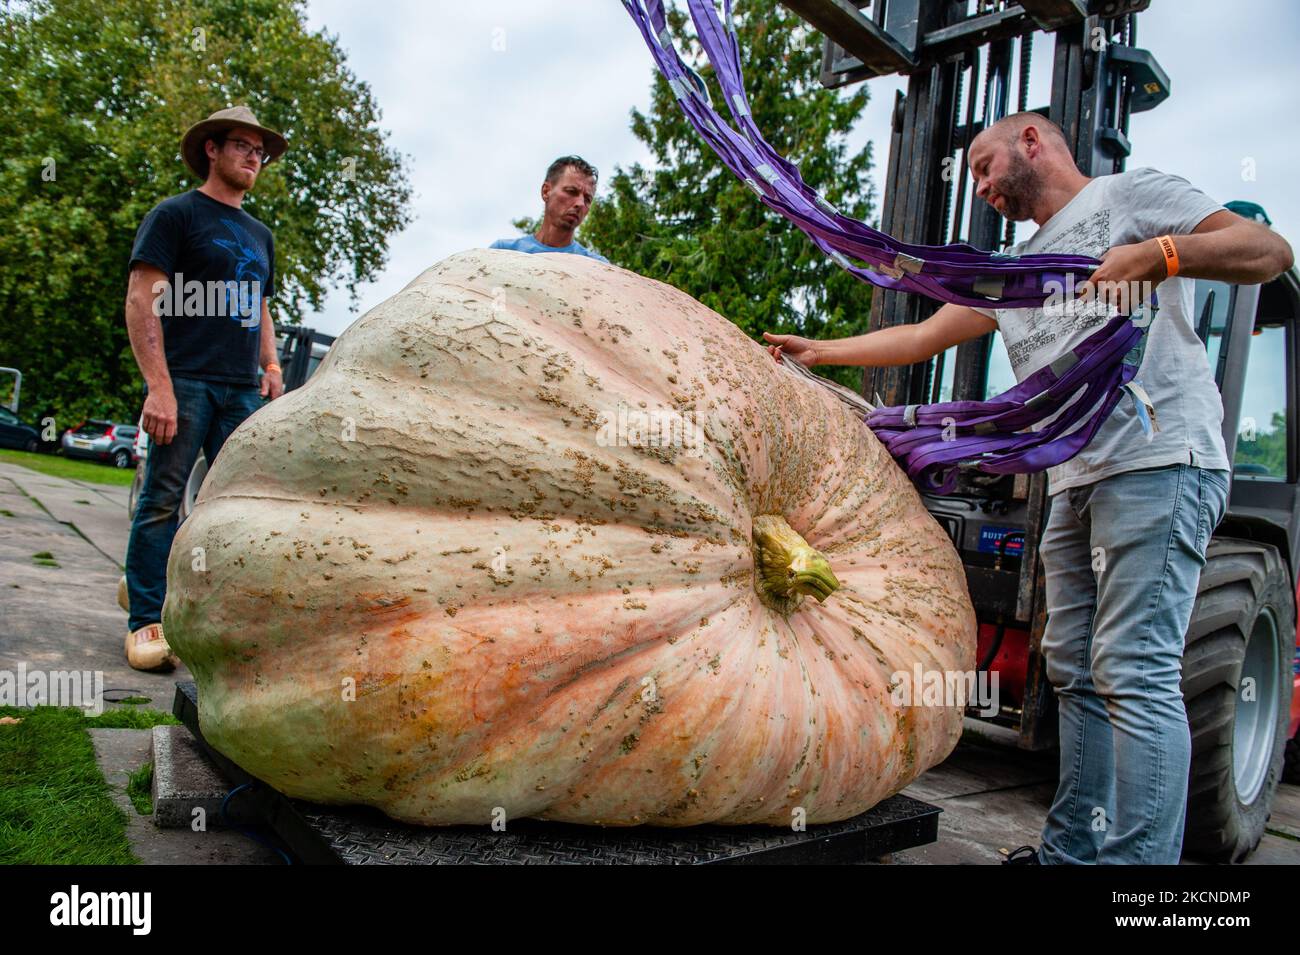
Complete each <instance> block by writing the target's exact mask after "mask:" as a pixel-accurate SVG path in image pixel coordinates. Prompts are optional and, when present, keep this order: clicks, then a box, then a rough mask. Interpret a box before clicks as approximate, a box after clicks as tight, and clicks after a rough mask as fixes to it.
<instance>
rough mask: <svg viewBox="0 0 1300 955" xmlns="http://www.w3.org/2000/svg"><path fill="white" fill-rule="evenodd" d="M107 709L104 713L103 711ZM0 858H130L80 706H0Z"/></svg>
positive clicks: (88, 861) (47, 861)
mask: <svg viewBox="0 0 1300 955" xmlns="http://www.w3.org/2000/svg"><path fill="white" fill-rule="evenodd" d="M105 715H107V714H105ZM0 716H8V717H12V718H14V719H18V720H21V722H19V723H10V724H0V864H4V865H15V864H19V865H65V864H74V863H75V864H80V865H123V864H127V865H129V864H131V863H134V862H135V861H136V859H135V857H134V856H133V855H132V854H131V849H130V846H129V845H128V844H127V840H126V817H125V816H124V815H123V814H122V812H121V810H119V809H118V808H117V806H116V805H114V804H113V800H112V797H111V796H110V795H109V790H108V784H107V783H105V781H104V776H103V774H102V773H100V771H99V767H98V766H97V765H96V764H95V749H94V746H93V745H92V744H91V741H90V735H89V734H88V733H87V732H86V728H87V727H88V726H94V725H98V724H97V723H96V722H95V721H93V720H92V719H87V718H86V717H85V716H83V715H82V713H81V711H80V710H75V709H60V708H57V707H53V706H38V707H35V708H33V709H20V708H18V707H12V706H5V707H0Z"/></svg>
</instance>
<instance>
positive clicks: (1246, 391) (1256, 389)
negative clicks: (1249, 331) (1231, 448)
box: [1232, 325, 1288, 481]
mask: <svg viewBox="0 0 1300 955" xmlns="http://www.w3.org/2000/svg"><path fill="white" fill-rule="evenodd" d="M1286 336H1287V326H1286V325H1264V326H1262V327H1260V328H1257V329H1256V330H1255V334H1254V335H1252V336H1251V337H1250V351H1249V352H1248V353H1247V355H1246V379H1245V384H1244V386H1243V389H1242V395H1241V420H1240V422H1239V423H1238V425H1237V449H1236V453H1235V456H1234V457H1233V462H1232V473H1233V475H1234V476H1236V477H1248V478H1253V479H1255V480H1265V481H1285V480H1286V479H1287V477H1286V394H1287V387H1286V356H1287V354H1288V344H1287V340H1286Z"/></svg>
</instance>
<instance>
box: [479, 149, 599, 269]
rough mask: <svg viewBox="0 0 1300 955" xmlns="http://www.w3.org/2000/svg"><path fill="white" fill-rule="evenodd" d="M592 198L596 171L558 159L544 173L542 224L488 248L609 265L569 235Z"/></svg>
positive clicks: (584, 215) (577, 160) (575, 160)
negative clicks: (558, 255) (582, 258)
mask: <svg viewBox="0 0 1300 955" xmlns="http://www.w3.org/2000/svg"><path fill="white" fill-rule="evenodd" d="M595 197H596V167H594V166H593V165H591V163H589V162H587V161H586V160H585V159H582V158H581V157H579V156H561V157H560V158H559V159H557V160H555V162H553V163H551V167H550V168H549V169H547V170H546V181H545V182H543V183H542V224H541V226H540V227H539V228H538V230H537V232H536V233H534V234H533V235H521V236H520V237H519V238H517V239H497V241H495V242H493V243H492V245H490V246H489V248H492V249H513V250H514V251H516V252H570V253H572V254H574V255H585V256H587V257H588V258H592V259H596V260H597V261H599V262H606V263H608V262H609V259H607V258H605V257H604V256H603V255H601V254H600V253H599V252H593V251H592V250H591V249H588V248H587V247H586V246H583V245H580V244H579V243H578V242H577V241H576V240H575V239H574V238H573V233H574V232H576V231H577V229H578V226H580V225H582V220H583V219H585V218H587V213H588V212H590V211H591V203H592V202H593V201H594V199H595Z"/></svg>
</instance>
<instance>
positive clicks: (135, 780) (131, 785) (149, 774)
mask: <svg viewBox="0 0 1300 955" xmlns="http://www.w3.org/2000/svg"><path fill="white" fill-rule="evenodd" d="M126 794H127V795H128V796H129V797H130V798H131V805H133V806H135V811H136V812H138V813H139V814H140V815H142V816H152V815H153V763H151V762H150V763H145V764H144V765H143V766H141V767H140V768H139V769H137V770H136V771H135V772H133V773H131V774H129V775H128V776H127V778H126Z"/></svg>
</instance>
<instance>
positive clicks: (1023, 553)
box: [782, 0, 1300, 862]
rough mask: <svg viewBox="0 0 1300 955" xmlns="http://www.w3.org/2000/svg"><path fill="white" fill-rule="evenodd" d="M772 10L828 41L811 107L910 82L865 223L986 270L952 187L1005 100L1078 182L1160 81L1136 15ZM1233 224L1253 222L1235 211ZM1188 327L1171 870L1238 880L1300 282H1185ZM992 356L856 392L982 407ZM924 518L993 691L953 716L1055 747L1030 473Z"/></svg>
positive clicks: (1299, 372) (1293, 660) (1275, 593)
mask: <svg viewBox="0 0 1300 955" xmlns="http://www.w3.org/2000/svg"><path fill="white" fill-rule="evenodd" d="M782 2H783V4H784V6H786V7H788V8H789V9H790V10H791V11H793V12H794V13H795V14H797V15H798V16H799V17H800V18H801V19H803V20H804V21H805V22H806V23H808V24H809V25H810V26H811V27H813V28H814V29H816V30H818V31H819V32H821V33H822V34H823V36H824V43H823V51H822V69H821V82H822V84H823V86H825V87H827V88H832V89H833V88H837V87H840V86H844V85H846V84H849V83H855V82H860V81H863V80H868V79H870V78H872V77H878V76H887V75H891V74H900V75H903V76H906V77H907V92H906V93H905V94H904V93H902V92H899V93H898V94H896V97H895V101H894V108H893V114H892V123H891V135H890V145H889V164H888V167H887V172H886V178H885V193H884V201H883V208H882V212H881V223H880V228H881V230H882V231H884V232H886V233H888V234H889V235H891V236H894V237H895V238H897V239H899V240H900V241H903V242H909V243H919V244H927V245H942V244H945V243H949V242H968V243H970V244H971V245H973V246H976V247H977V248H980V249H985V250H988V251H992V252H1001V251H1004V250H1005V249H1006V248H1008V247H1009V246H1010V245H1012V244H1013V243H1014V242H1015V224H1014V223H1012V222H1005V223H1003V220H1002V219H1001V218H1000V217H999V216H998V214H997V213H996V212H995V211H994V210H993V208H992V207H990V206H989V205H988V204H986V203H984V202H976V201H975V197H974V195H973V194H971V195H969V196H968V195H967V182H968V180H969V176H968V175H967V173H966V171H965V169H966V158H965V157H966V149H967V147H968V146H969V144H970V142H971V140H972V139H973V138H974V137H975V135H977V134H978V133H979V132H980V131H981V130H983V129H985V128H987V127H988V126H990V125H992V124H993V123H995V122H996V121H997V120H999V119H1001V118H1002V117H1004V116H1006V115H1008V112H1009V102H1010V97H1011V90H1012V86H1013V80H1014V81H1016V83H1015V85H1016V88H1017V102H1018V107H1017V109H1018V111H1026V110H1031V109H1032V111H1034V112H1038V113H1041V114H1042V115H1044V116H1046V117H1048V118H1050V119H1051V120H1053V121H1054V122H1055V123H1057V124H1058V125H1059V126H1060V127H1061V129H1062V130H1063V131H1064V132H1065V135H1066V139H1067V141H1068V142H1069V143H1070V145H1071V146H1072V148H1073V150H1074V158H1075V162H1076V164H1077V165H1078V168H1079V170H1080V171H1081V172H1083V173H1084V174H1085V175H1088V176H1105V175H1111V174H1114V173H1119V172H1123V171H1124V164H1125V160H1126V158H1127V157H1128V155H1129V153H1130V151H1131V148H1130V142H1129V138H1128V125H1129V117H1130V115H1131V114H1132V113H1134V112H1142V111H1144V110H1149V109H1153V108H1155V107H1156V106H1158V105H1159V104H1160V103H1161V102H1163V101H1164V100H1165V99H1167V98H1168V96H1169V93H1170V84H1169V78H1168V76H1167V75H1166V74H1165V72H1164V70H1163V69H1162V68H1161V67H1160V64H1159V63H1158V62H1157V61H1156V59H1155V57H1154V56H1152V54H1151V53H1150V52H1149V51H1147V50H1143V49H1140V48H1138V47H1137V45H1136V44H1137V15H1138V14H1139V13H1141V12H1142V11H1144V10H1146V9H1147V8H1148V6H1149V5H1150V0H1019V2H1012V0H974V2H970V0H866V2H863V0H782ZM1038 31H1043V32H1045V33H1047V34H1048V35H1050V36H1051V37H1052V38H1053V41H1054V59H1053V64H1052V87H1051V101H1050V103H1049V104H1048V105H1046V106H1039V107H1030V106H1029V105H1028V92H1029V77H1030V58H1031V54H1032V46H1033V36H1034V34H1035V33H1036V32H1038ZM1013 52H1014V53H1015V55H1016V61H1015V67H1016V70H1015V72H1013V68H1012V54H1013ZM981 88H982V92H983V95H982V97H981V96H980V95H979V93H980V92H981ZM977 101H981V103H982V105H981V108H980V111H979V115H976V105H977ZM1228 208H1230V209H1232V210H1233V211H1235V212H1237V213H1238V214H1241V215H1245V216H1246V217H1248V218H1256V219H1262V220H1263V221H1265V222H1267V221H1268V220H1267V215H1266V213H1264V212H1263V210H1262V209H1260V208H1259V207H1258V206H1255V205H1253V204H1250V203H1229V204H1228ZM1003 225H1005V228H1003ZM936 307H937V304H936V303H934V302H931V301H929V300H927V299H925V298H923V297H921V296H918V295H907V294H901V293H898V292H893V291H887V290H884V289H876V290H875V292H874V295H873V300H872V308H871V319H870V329H871V330H873V331H874V330H876V329H879V328H886V327H889V326H893V325H900V324H904V323H915V322H920V321H923V320H924V319H926V318H928V317H929V315H930V314H932V313H933V311H934V310H935V308H936ZM1196 308H1197V315H1198V316H1199V320H1198V323H1197V332H1198V334H1199V336H1200V338H1201V341H1202V342H1203V343H1204V344H1205V345H1206V348H1207V352H1208V358H1209V362H1210V367H1211V368H1212V369H1213V370H1214V374H1215V381H1216V384H1217V385H1218V388H1219V392H1220V395H1221V398H1222V401H1223V409H1224V416H1223V437H1224V444H1225V446H1226V448H1227V450H1228V455H1229V460H1230V462H1231V465H1232V482H1231V496H1230V500H1229V507H1228V511H1227V514H1226V515H1225V517H1224V519H1223V521H1222V522H1221V523H1220V525H1219V527H1218V529H1217V531H1216V532H1215V534H1214V536H1213V539H1212V541H1211V542H1210V545H1209V549H1208V553H1207V557H1206V564H1205V567H1204V569H1203V570H1202V573H1201V580H1200V585H1199V588H1198V592H1197V598H1196V603H1195V606H1194V609H1193V612H1192V617H1191V623H1190V625H1189V627H1188V631H1187V635H1186V638H1185V639H1186V648H1185V651H1184V656H1183V671H1182V685H1183V697H1184V700H1185V703H1186V707H1187V716H1188V721H1189V723H1190V727H1191V736H1192V762H1191V771H1190V778H1189V791H1188V805H1187V820H1186V827H1185V834H1184V842H1183V849H1184V855H1185V856H1186V857H1194V858H1198V859H1201V860H1204V861H1210V862H1241V861H1243V860H1244V859H1245V858H1246V857H1247V856H1248V855H1249V854H1250V853H1251V852H1252V851H1253V850H1254V849H1255V847H1256V846H1258V844H1259V841H1260V839H1261V838H1262V836H1263V834H1264V826H1265V823H1266V821H1267V819H1268V815H1269V811H1270V807H1271V805H1272V801H1273V798H1274V795H1275V793H1276V791H1277V786H1278V783H1279V782H1280V781H1282V780H1283V779H1285V780H1286V781H1287V782H1300V738H1298V737H1297V727H1298V726H1300V690H1297V689H1296V684H1297V683H1300V648H1298V647H1297V644H1296V603H1297V597H1298V596H1300V593H1298V590H1297V555H1298V554H1300V490H1298V489H1297V478H1298V473H1297V472H1298V463H1300V462H1298V461H1297V404H1298V403H1300V361H1298V360H1297V359H1298V358H1300V344H1298V341H1297V340H1298V338H1300V328H1298V327H1297V321H1298V320H1300V272H1298V271H1297V270H1296V269H1294V268H1293V269H1291V270H1290V271H1288V272H1286V273H1284V274H1283V275H1280V276H1278V277H1277V278H1276V279H1273V280H1272V281H1270V282H1268V283H1266V284H1264V285H1263V286H1260V285H1231V284H1227V283H1223V282H1213V281H1205V280H1200V279H1197V280H1196ZM996 344H997V347H998V348H1001V347H1002V346H1001V343H1000V342H997V343H996ZM997 357H998V356H997V355H996V354H995V336H994V335H993V334H989V335H988V336H985V337H984V338H982V339H978V340H975V341H970V342H966V343H964V344H961V345H958V346H956V347H954V348H952V349H949V351H948V352H946V353H943V354H940V355H937V356H935V358H933V359H930V360H928V361H925V362H922V363H919V364H916V365H911V366H902V367H889V368H868V369H866V370H865V373H864V376H863V388H862V393H863V395H864V396H868V397H870V396H876V395H879V396H880V400H881V401H882V402H883V404H884V405H904V404H926V403H934V402H939V401H961V400H977V401H978V400H985V399H987V398H990V397H992V396H994V395H996V394H997V393H999V392H1001V391H1002V390H1004V388H1005V387H1007V386H1009V385H1010V384H1012V383H1013V381H1005V380H1004V381H998V380H997V379H998V378H999V377H1004V376H1005V374H1006V373H1007V372H1006V369H1007V368H1008V366H1007V364H1006V362H1005V360H1003V361H1001V362H1000V363H999V362H997V361H995V359H996V358H997ZM991 371H994V372H995V374H993V375H992V376H991V374H990V372H991ZM999 372H1000V373H1002V374H1001V375H999V374H998V373H999ZM922 497H923V499H924V500H925V503H926V506H927V508H928V509H929V510H930V513H931V514H932V515H933V516H934V518H935V520H937V521H938V522H939V524H940V525H941V526H942V527H943V528H944V529H945V530H946V531H947V533H948V535H949V536H950V538H951V539H952V542H953V544H954V546H955V547H956V548H957V551H958V553H959V554H960V555H961V558H962V563H963V564H964V566H965V570H966V578H967V582H968V584H969V587H970V595H971V601H972V603H973V604H974V606H975V610H976V614H977V617H978V621H979V636H978V647H977V660H978V666H979V667H980V669H981V670H986V671H989V672H990V673H996V674H997V676H998V680H999V684H998V685H999V686H1000V689H1001V700H1000V701H999V703H1000V706H999V709H998V712H997V713H996V714H993V715H988V716H979V715H978V714H977V712H976V710H975V709H974V708H971V709H968V715H969V716H971V717H973V718H982V719H986V720H989V721H991V722H993V723H996V724H999V725H1001V726H1003V727H1006V728H1008V729H1010V730H1011V731H1013V732H1014V733H1015V734H1016V739H1017V742H1018V745H1019V746H1020V747H1021V748H1023V749H1026V750H1045V749H1048V748H1050V747H1053V746H1055V745H1056V744H1057V720H1056V700H1055V695H1054V694H1053V692H1052V688H1051V685H1050V683H1049V682H1048V679H1047V674H1046V669H1045V666H1044V658H1043V655H1042V652H1041V649H1040V647H1041V641H1042V636H1043V629H1044V626H1045V624H1046V599H1045V594H1044V578H1045V574H1044V571H1043V567H1042V563H1041V561H1040V560H1039V555H1038V543H1039V540H1040V538H1041V536H1042V532H1043V526H1044V524H1045V523H1046V519H1047V514H1048V508H1049V506H1050V502H1049V500H1048V497H1047V476H1046V474H1044V473H1037V474H1032V475H983V474H977V473H972V472H963V474H962V476H961V478H960V483H959V485H958V488H957V490H956V491H955V492H954V493H952V494H949V495H945V496H937V495H931V494H923V495H922Z"/></svg>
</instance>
